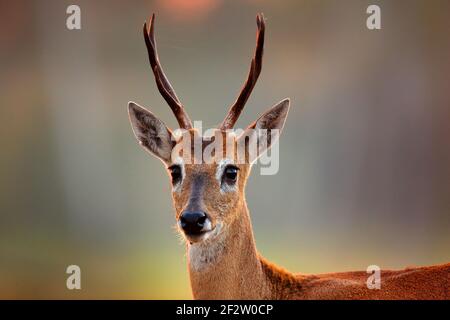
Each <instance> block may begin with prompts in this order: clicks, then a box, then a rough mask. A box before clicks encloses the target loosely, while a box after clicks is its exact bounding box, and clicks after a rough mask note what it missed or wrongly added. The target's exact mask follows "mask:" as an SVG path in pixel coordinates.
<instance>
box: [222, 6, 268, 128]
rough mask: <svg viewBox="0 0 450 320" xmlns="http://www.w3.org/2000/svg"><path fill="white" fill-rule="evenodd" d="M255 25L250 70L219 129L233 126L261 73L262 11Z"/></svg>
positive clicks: (263, 22)
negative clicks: (253, 50) (253, 52)
mask: <svg viewBox="0 0 450 320" xmlns="http://www.w3.org/2000/svg"><path fill="white" fill-rule="evenodd" d="M256 25H257V27H258V30H257V33H256V49H255V55H254V57H253V59H252V63H251V65H250V71H249V73H248V77H247V80H246V81H245V83H244V86H243V87H242V89H241V93H240V94H239V96H238V98H237V99H236V101H235V102H234V104H233V105H232V106H231V107H230V110H229V111H228V114H227V116H226V117H225V119H224V120H223V122H222V124H221V126H220V129H222V130H226V129H230V128H232V127H233V126H234V124H235V123H236V121H237V119H238V118H239V116H240V114H241V112H242V110H243V109H244V106H245V103H246V102H247V100H248V98H249V97H250V94H251V92H252V90H253V88H254V87H255V84H256V81H257V80H258V77H259V74H260V73H261V68H262V58H263V51H264V50H263V49H264V31H265V21H264V16H263V14H262V13H260V14H258V15H257V16H256Z"/></svg>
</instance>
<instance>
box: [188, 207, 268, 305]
mask: <svg viewBox="0 0 450 320" xmlns="http://www.w3.org/2000/svg"><path fill="white" fill-rule="evenodd" d="M238 217H239V218H237V219H236V220H235V221H234V222H233V223H231V224H230V225H229V226H227V227H226V228H225V229H224V230H222V232H221V233H220V234H218V235H217V236H216V237H214V238H213V239H207V240H206V241H205V242H202V243H196V244H192V245H188V248H187V250H188V268H189V274H190V280H191V287H192V293H193V296H194V298H195V299H262V298H264V297H267V296H268V285H267V279H266V277H265V274H264V271H263V266H262V264H261V260H260V258H259V255H258V253H257V251H256V247H255V241H254V238H253V231H252V225H251V222H250V216H249V212H248V209H247V206H246V204H245V203H244V204H243V206H242V208H241V212H240V214H239V215H238Z"/></svg>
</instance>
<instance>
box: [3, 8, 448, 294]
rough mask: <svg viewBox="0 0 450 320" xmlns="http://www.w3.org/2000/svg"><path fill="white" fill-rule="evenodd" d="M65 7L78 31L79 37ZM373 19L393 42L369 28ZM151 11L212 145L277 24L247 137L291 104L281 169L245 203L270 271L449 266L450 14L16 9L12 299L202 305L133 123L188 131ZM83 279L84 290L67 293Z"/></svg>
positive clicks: (8, 48)
mask: <svg viewBox="0 0 450 320" xmlns="http://www.w3.org/2000/svg"><path fill="white" fill-rule="evenodd" d="M70 4H77V5H79V6H80V8H81V26H82V29H81V30H73V31H70V30H68V29H67V28H66V19H67V17H68V15H67V14H66V8H67V7H68V6H69V5H70ZM370 4H377V5H379V6H380V7H381V21H382V29H381V30H378V31H370V30H368V29H367V28H366V19H367V17H368V15H367V14H366V8H367V7H368V6H369V5H370ZM152 12H156V13H157V20H156V38H157V42H158V48H159V54H160V57H161V62H162V65H163V67H164V68H165V71H166V74H167V75H168V77H169V79H170V81H171V82H172V84H173V86H174V88H175V89H176V91H177V94H178V96H179V97H180V98H181V100H182V101H183V103H184V104H185V105H186V108H187V109H188V111H189V113H190V115H191V118H192V119H194V120H203V121H204V125H203V127H204V128H206V127H208V126H213V125H215V124H218V123H220V122H221V121H222V119H223V117H224V116H225V113H226V110H227V108H228V106H229V105H230V103H232V102H233V101H234V99H235V97H236V96H237V94H238V92H239V90H240V88H241V85H242V83H243V81H244V79H245V77H246V75H247V72H248V68H249V64H250V60H251V57H252V55H253V50H254V46H255V32H256V23H255V16H256V13H258V12H264V14H265V17H266V18H267V32H266V47H265V56H264V64H263V71H262V74H261V77H260V79H259V82H258V84H257V85H256V88H255V90H254V91H253V94H252V97H251V98H250V100H249V102H248V103H247V107H246V109H245V110H244V112H243V114H242V116H241V118H240V120H239V123H238V127H245V126H247V125H248V124H249V123H250V122H252V121H253V120H255V119H256V117H257V116H258V115H259V114H261V113H262V112H263V111H264V110H266V109H267V108H268V107H270V106H272V105H273V104H275V103H276V102H278V101H280V100H281V99H282V98H285V97H290V98H291V101H292V108H291V112H290V115H289V117H288V120H287V123H286V127H285V131H284V132H283V137H282V139H281V142H280V157H281V159H280V171H279V173H278V174H277V175H274V176H261V175H260V174H259V170H254V171H253V176H252V177H251V178H250V180H249V183H248V186H247V200H248V204H249V208H250V212H251V213H252V221H253V227H254V232H255V236H256V243H257V247H258V249H259V251H260V252H261V253H262V254H263V255H264V256H265V257H267V258H268V259H270V260H272V261H273V262H275V263H277V264H280V265H282V266H284V267H286V268H287V269H289V270H291V271H296V272H301V273H324V272H335V271H348V270H365V269H366V268H367V266H369V265H371V264H376V265H379V266H380V267H381V268H393V269H395V268H404V267H406V266H415V265H417V266H418V265H428V264H438V263H445V262H449V261H450V232H449V230H450V197H449V195H450V147H449V138H450V90H449V83H450V42H449V37H448V35H449V34H450V19H449V18H448V13H449V12H450V2H449V1H445V0H444V1H436V0H433V1H413V0H408V1H406V0H404V1H401V0H398V1H378V0H374V1H365V0H354V1H334V0H318V1H312V0H303V1H297V0H295V1H294V0H291V1H264V0H241V1H225V0H189V1H187V0H186V1H182V0H159V1H128V2H126V3H125V2H124V1H118V0H116V1H112V0H108V1H106V0H97V1H87V0H85V1H83V0H76V1H45V0H40V1H25V0H20V1H8V2H7V1H1V2H0V115H1V120H2V121H1V125H0V142H1V157H0V298H48V299H52V298H63V299H72V298H74V299H77V298H86V299H99V298H125V299H131V298H137V299H154V298H157V299H172V298H173V299H175V298H181V299H184V298H186V299H189V298H191V293H190V288H189V280H188V273H187V267H186V256H185V247H184V245H183V244H182V243H181V242H180V240H179V237H177V235H176V232H175V231H174V228H173V226H174V225H175V219H174V216H173V211H172V207H171V206H172V203H171V195H170V185H169V179H168V177H167V176H166V173H165V171H164V170H163V166H162V165H161V163H160V161H159V160H157V159H156V158H153V157H151V156H150V155H148V154H147V153H145V152H144V151H142V149H141V148H140V147H139V146H138V144H137V143H136V141H135V138H134V137H133V134H132V131H131V127H130V125H129V122H128V117H127V112H126V106H127V102H128V101H129V100H134V101H136V102H138V103H140V104H142V105H144V106H147V107H148V108H149V109H150V110H152V111H153V112H154V113H155V114H157V115H158V116H159V117H160V118H161V119H163V120H164V121H165V122H166V123H167V124H168V125H169V126H171V127H175V123H176V121H175V119H174V117H173V115H172V114H171V112H170V110H169V107H168V106H167V105H166V104H165V102H164V100H163V99H162V98H161V97H160V95H159V93H158V91H157V89H156V85H155V83H154V80H153V75H152V73H151V71H150V69H149V66H148V65H149V64H148V58H147V53H146V49H145V45H144V41H143V37H142V23H143V22H144V20H145V19H146V18H148V17H149V16H150V14H151V13H152ZM255 169H257V168H255ZM71 264H76V265H79V266H80V267H81V276H82V277H81V283H82V284H81V285H82V290H73V291H69V290H67V288H66V279H67V277H68V275H67V274H66V273H65V271H66V268H67V266H68V265H71Z"/></svg>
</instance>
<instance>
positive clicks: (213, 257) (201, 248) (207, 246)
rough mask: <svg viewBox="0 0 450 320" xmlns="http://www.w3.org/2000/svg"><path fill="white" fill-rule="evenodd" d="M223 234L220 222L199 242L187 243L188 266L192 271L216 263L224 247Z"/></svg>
mask: <svg viewBox="0 0 450 320" xmlns="http://www.w3.org/2000/svg"><path fill="white" fill-rule="evenodd" d="M224 238H225V235H224V234H223V231H222V224H221V223H218V224H217V225H216V227H215V228H214V229H213V230H211V231H208V232H207V233H205V234H204V236H203V239H202V240H201V241H199V242H196V243H192V244H189V245H188V258H189V266H190V268H191V269H192V270H194V271H201V270H203V269H205V268H207V267H209V266H211V265H212V264H214V263H216V262H217V261H218V259H219V258H220V256H221V253H222V251H223V249H224V247H225V239H224Z"/></svg>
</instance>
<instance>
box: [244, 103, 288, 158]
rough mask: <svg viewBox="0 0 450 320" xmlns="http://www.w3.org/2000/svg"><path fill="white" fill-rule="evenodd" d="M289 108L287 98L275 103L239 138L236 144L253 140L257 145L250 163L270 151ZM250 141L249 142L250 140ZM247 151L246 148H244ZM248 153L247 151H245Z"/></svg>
mask: <svg viewBox="0 0 450 320" xmlns="http://www.w3.org/2000/svg"><path fill="white" fill-rule="evenodd" d="M289 106H290V100H289V98H287V99H284V100H282V101H280V102H279V103H277V104H276V105H275V106H273V107H272V108H270V109H269V110H267V111H266V112H264V114H263V115H262V116H260V117H259V118H258V120H256V121H255V122H254V123H252V124H251V125H250V126H249V127H248V128H247V129H246V130H245V131H244V133H243V134H242V135H240V136H239V138H238V140H237V142H238V144H240V143H245V141H244V139H245V138H246V137H248V138H249V139H254V138H256V140H254V141H255V142H257V143H258V148H257V155H255V156H253V157H252V156H251V155H248V156H249V158H250V162H253V161H254V160H256V159H257V158H258V157H259V156H260V155H261V154H263V153H264V152H265V151H267V150H268V149H270V147H271V146H272V145H273V144H274V143H275V142H276V141H277V140H278V138H279V137H280V134H281V131H282V130H283V127H284V123H285V122H286V118H287V115H288V111H289ZM250 141H251V140H250ZM246 149H247V148H246ZM247 151H248V150H247Z"/></svg>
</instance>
